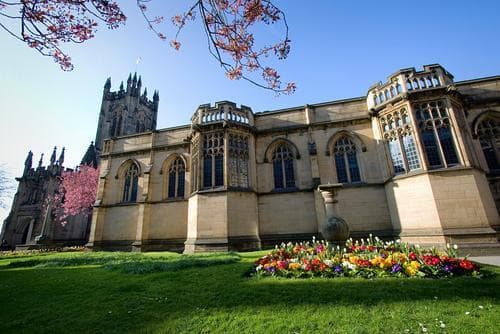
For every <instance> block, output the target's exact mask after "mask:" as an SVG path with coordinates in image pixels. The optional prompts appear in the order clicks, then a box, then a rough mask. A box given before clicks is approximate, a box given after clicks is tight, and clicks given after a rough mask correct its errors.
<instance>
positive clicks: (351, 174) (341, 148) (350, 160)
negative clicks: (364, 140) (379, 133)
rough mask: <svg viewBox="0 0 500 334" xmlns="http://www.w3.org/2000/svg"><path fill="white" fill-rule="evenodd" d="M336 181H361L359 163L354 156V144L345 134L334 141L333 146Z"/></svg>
mask: <svg viewBox="0 0 500 334" xmlns="http://www.w3.org/2000/svg"><path fill="white" fill-rule="evenodd" d="M333 155H334V161H335V169H336V171H337V181H338V182H339V183H354V182H360V181H361V175H360V172H359V164H358V159H357V156H356V145H354V143H353V142H352V141H351V139H349V138H348V137H347V136H343V137H341V138H340V139H338V140H337V141H336V142H335V145H334V147H333Z"/></svg>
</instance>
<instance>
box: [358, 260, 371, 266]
mask: <svg viewBox="0 0 500 334" xmlns="http://www.w3.org/2000/svg"><path fill="white" fill-rule="evenodd" d="M358 265H359V266H360V267H371V266H372V263H371V262H370V260H362V259H359V260H358Z"/></svg>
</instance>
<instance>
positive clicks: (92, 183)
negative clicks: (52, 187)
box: [52, 165, 99, 224]
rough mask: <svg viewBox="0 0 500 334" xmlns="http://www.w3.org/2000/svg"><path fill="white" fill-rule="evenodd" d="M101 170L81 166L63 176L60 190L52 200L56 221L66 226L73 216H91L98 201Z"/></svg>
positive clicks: (64, 173)
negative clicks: (97, 194) (93, 206)
mask: <svg viewBox="0 0 500 334" xmlns="http://www.w3.org/2000/svg"><path fill="white" fill-rule="evenodd" d="M98 181H99V170H98V169H96V168H94V167H92V166H87V165H81V166H80V167H79V168H78V169H77V170H76V171H66V172H63V174H62V175H61V183H60V185H59V190H58V191H57V192H56V194H55V195H54V196H53V198H52V202H53V207H54V213H55V216H56V220H57V221H59V222H61V223H62V224H65V223H66V222H67V219H68V218H69V217H71V216H77V215H85V216H87V217H88V216H90V214H91V213H92V205H93V204H94V202H95V199H96V193H97V184H98Z"/></svg>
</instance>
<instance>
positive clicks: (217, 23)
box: [0, 0, 296, 94]
mask: <svg viewBox="0 0 500 334" xmlns="http://www.w3.org/2000/svg"><path fill="white" fill-rule="evenodd" d="M151 2H152V0H136V3H137V6H138V8H139V10H140V12H141V13H142V15H143V17H144V19H145V20H146V23H147V26H148V27H149V28H150V29H151V30H152V31H153V32H154V33H155V34H156V35H157V36H158V37H159V38H160V39H161V40H164V41H165V40H167V38H166V36H165V34H164V33H162V32H160V31H159V30H158V25H159V24H161V23H162V22H163V21H164V17H163V16H161V15H149V14H148V7H147V5H149V4H150V3H151ZM197 15H199V17H200V18H199V21H200V22H201V24H202V25H203V28H204V30H205V33H206V36H207V42H208V50H209V52H210V54H212V56H214V57H215V59H216V60H217V61H218V62H219V64H220V65H221V66H222V68H223V69H224V71H225V72H226V75H227V77H228V78H229V79H244V80H247V81H249V82H251V83H253V84H255V85H257V86H259V87H262V88H265V89H270V90H272V91H275V92H277V93H287V94H289V93H293V92H294V91H295V88H296V86H295V83H288V84H283V83H282V82H281V79H280V75H279V74H278V72H277V71H276V70H275V69H274V68H271V67H269V66H266V65H264V64H263V63H262V59H263V58H266V57H268V56H270V55H275V56H276V57H277V58H278V59H285V58H286V57H287V56H288V53H289V52H290V40H289V39H288V25H287V22H286V18H285V14H284V13H283V11H281V10H280V9H279V8H278V7H276V6H275V5H274V4H273V3H272V2H271V1H269V0H196V1H194V3H192V5H191V6H190V7H188V10H187V11H186V12H185V13H183V14H180V15H175V16H173V17H172V23H173V24H174V25H175V27H176V29H177V32H176V34H175V38H173V39H172V40H171V41H170V45H171V46H172V47H173V48H175V49H176V50H178V49H179V48H180V46H181V43H180V42H179V34H180V33H181V31H182V30H183V29H184V28H185V26H186V24H187V23H188V22H189V21H194V20H196V16H197ZM125 21H126V16H125V14H124V13H123V12H122V10H121V8H120V6H119V5H118V3H117V2H116V1H111V0H20V1H2V0H0V27H1V28H3V29H4V30H5V31H6V32H7V33H9V34H10V35H11V36H13V37H15V38H17V39H18V40H20V41H22V42H24V43H26V44H27V45H28V46H29V47H31V48H34V49H36V50H37V51H38V52H40V53H41V54H42V55H45V56H50V57H53V59H54V61H56V62H57V63H58V64H59V65H60V66H61V68H62V69H63V70H71V69H73V64H72V63H71V58H70V57H69V56H68V55H67V54H66V53H65V52H64V51H62V50H61V47H60V45H61V43H83V42H85V41H87V40H89V39H91V38H93V37H94V34H95V32H96V31H97V27H98V24H99V22H100V23H103V24H105V25H106V26H107V27H108V28H109V29H116V28H118V27H119V26H120V25H122V24H124V23H125ZM278 22H281V23H282V30H283V37H282V38H280V39H279V40H278V41H277V42H275V43H272V44H270V45H263V46H257V44H256V43H255V31H257V28H259V27H261V26H265V25H270V24H275V23H278ZM254 72H260V75H261V77H262V79H261V80H260V79H256V78H255V75H254V74H253V73H254Z"/></svg>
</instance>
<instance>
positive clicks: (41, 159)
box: [38, 153, 43, 168]
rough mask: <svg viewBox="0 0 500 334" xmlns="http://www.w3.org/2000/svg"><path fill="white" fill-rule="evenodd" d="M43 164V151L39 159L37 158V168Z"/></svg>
mask: <svg viewBox="0 0 500 334" xmlns="http://www.w3.org/2000/svg"><path fill="white" fill-rule="evenodd" d="M42 164H43V153H42V154H41V155H40V160H38V168H42Z"/></svg>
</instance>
